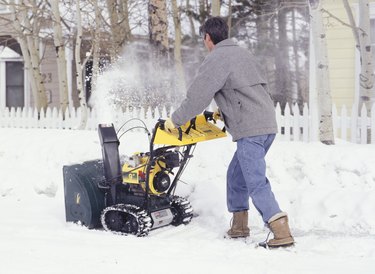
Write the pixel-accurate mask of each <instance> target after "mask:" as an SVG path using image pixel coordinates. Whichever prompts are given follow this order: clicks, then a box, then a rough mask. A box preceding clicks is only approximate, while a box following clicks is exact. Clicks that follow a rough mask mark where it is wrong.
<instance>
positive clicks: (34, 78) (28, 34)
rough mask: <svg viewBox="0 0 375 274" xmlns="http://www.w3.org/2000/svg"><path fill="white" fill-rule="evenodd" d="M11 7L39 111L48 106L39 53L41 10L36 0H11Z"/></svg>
mask: <svg viewBox="0 0 375 274" xmlns="http://www.w3.org/2000/svg"><path fill="white" fill-rule="evenodd" d="M9 8H10V10H11V13H12V16H13V26H14V29H15V30H16V32H17V41H18V43H19V44H20V47H21V51H22V55H23V58H24V61H25V69H26V70H27V71H28V72H29V75H30V77H29V78H30V83H31V89H32V94H33V98H34V101H35V106H36V108H37V110H38V112H41V111H42V109H46V108H47V95H46V90H45V87H44V82H43V78H42V74H41V71H40V62H41V58H40V54H39V44H40V43H39V36H38V34H39V27H40V25H39V23H38V21H37V20H38V19H40V15H39V14H38V13H37V12H38V11H40V9H38V7H37V3H36V1H35V0H33V1H27V3H26V2H24V1H19V2H18V3H17V4H15V1H14V0H10V1H9Z"/></svg>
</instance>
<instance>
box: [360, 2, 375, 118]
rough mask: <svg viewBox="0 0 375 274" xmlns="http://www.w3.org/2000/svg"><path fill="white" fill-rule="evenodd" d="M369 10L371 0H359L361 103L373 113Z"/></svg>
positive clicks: (373, 98)
mask: <svg viewBox="0 0 375 274" xmlns="http://www.w3.org/2000/svg"><path fill="white" fill-rule="evenodd" d="M369 12H370V8H369V1H368V0H359V28H360V29H361V30H362V32H361V33H360V35H359V45H360V52H361V74H360V75H359V85H360V92H359V94H360V96H359V97H360V103H359V105H360V107H361V106H362V105H363V104H364V105H365V106H366V108H367V113H368V114H370V115H371V107H372V104H373V103H374V101H375V94H374V91H373V87H374V66H373V65H374V64H373V63H372V48H371V38H370V14H369ZM370 117H371V116H370Z"/></svg>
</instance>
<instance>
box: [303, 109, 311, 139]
mask: <svg viewBox="0 0 375 274" xmlns="http://www.w3.org/2000/svg"><path fill="white" fill-rule="evenodd" d="M302 117H303V122H302V123H303V135H302V139H303V141H304V142H308V141H309V140H310V132H309V107H308V106H307V103H304V104H303V113H302Z"/></svg>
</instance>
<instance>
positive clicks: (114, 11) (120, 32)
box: [106, 0, 131, 61]
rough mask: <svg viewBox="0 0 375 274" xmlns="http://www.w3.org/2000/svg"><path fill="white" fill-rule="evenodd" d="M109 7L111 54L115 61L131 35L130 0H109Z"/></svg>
mask: <svg viewBox="0 0 375 274" xmlns="http://www.w3.org/2000/svg"><path fill="white" fill-rule="evenodd" d="M106 3H107V9H108V15H109V21H110V30H111V37H112V39H113V41H112V42H111V48H110V55H111V60H112V61H115V60H116V59H117V58H118V57H119V55H120V53H121V49H122V47H123V45H124V44H125V42H126V41H128V40H129V39H130V37H131V31H130V25H129V10H128V0H107V1H106Z"/></svg>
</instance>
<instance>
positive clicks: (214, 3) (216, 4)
mask: <svg viewBox="0 0 375 274" xmlns="http://www.w3.org/2000/svg"><path fill="white" fill-rule="evenodd" d="M211 15H212V16H220V0H211Z"/></svg>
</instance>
